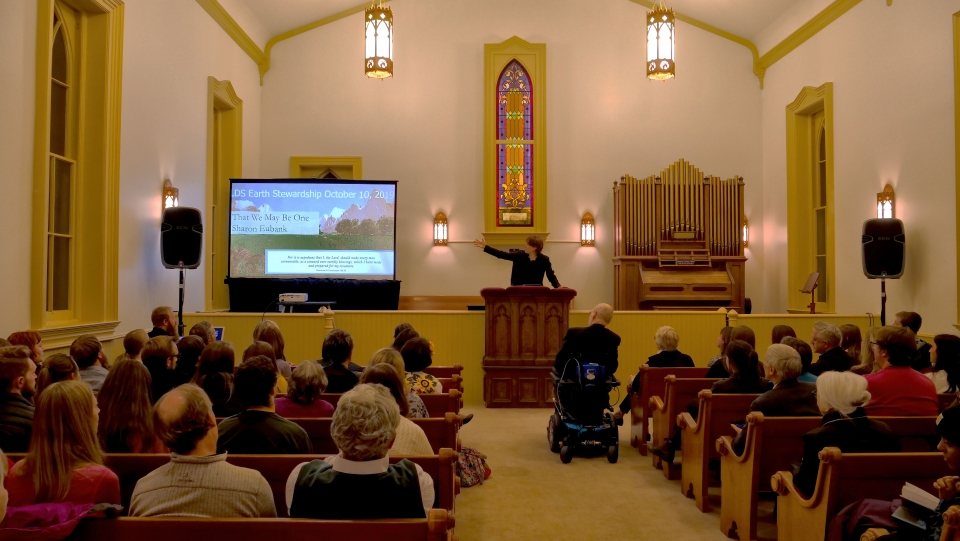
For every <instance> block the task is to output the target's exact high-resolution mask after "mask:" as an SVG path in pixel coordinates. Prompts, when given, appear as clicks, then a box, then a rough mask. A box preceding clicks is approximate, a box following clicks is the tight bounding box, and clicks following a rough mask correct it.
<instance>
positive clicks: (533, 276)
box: [483, 246, 560, 287]
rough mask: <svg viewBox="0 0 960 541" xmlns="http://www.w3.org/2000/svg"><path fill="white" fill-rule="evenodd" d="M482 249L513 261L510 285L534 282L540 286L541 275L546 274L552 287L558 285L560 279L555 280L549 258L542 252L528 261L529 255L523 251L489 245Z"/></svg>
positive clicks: (541, 282) (555, 276) (524, 284)
mask: <svg viewBox="0 0 960 541" xmlns="http://www.w3.org/2000/svg"><path fill="white" fill-rule="evenodd" d="M483 251H484V252H487V253H488V254H490V255H492V256H494V257H498V258H500V259H506V260H507V261H513V269H512V270H511V271H510V285H512V286H528V285H534V284H536V285H541V286H542V285H543V275H544V274H546V275H547V280H550V283H551V284H552V285H553V287H560V281H559V280H557V275H556V274H554V273H553V266H552V265H551V264H550V258H549V257H547V256H545V255H543V254H540V255H538V256H537V258H536V259H534V260H533V261H530V256H528V255H527V253H526V252H523V251H521V252H503V251H500V250H497V249H496V248H493V247H491V246H486V247H484V248H483Z"/></svg>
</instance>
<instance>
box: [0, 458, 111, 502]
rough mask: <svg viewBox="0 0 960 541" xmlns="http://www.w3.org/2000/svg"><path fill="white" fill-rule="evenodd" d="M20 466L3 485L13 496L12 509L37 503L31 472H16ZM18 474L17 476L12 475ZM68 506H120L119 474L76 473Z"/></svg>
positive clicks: (89, 469)
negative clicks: (88, 504)
mask: <svg viewBox="0 0 960 541" xmlns="http://www.w3.org/2000/svg"><path fill="white" fill-rule="evenodd" d="M19 466H20V462H17V465H16V466H14V470H12V471H11V473H10V474H9V475H7V478H6V480H5V481H4V483H3V485H4V486H5V487H6V489H7V492H9V493H10V501H9V502H8V505H9V506H10V507H21V506H24V505H33V504H35V503H47V502H38V501H36V500H37V493H36V491H35V490H34V487H33V475H32V474H30V473H28V472H20V471H17V469H18V468H19ZM13 472H16V473H13ZM63 501H65V502H70V503H77V504H82V503H94V504H96V503H113V504H117V505H120V479H119V478H117V474H115V473H113V472H112V471H110V470H109V469H108V468H106V467H104V466H84V467H82V468H78V469H76V470H73V475H72V476H71V478H70V490H69V491H68V492H67V497H66V498H64V500H63Z"/></svg>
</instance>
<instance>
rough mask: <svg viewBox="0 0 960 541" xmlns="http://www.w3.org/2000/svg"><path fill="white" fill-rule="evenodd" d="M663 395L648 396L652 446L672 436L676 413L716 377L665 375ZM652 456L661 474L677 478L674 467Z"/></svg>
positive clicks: (711, 383)
mask: <svg viewBox="0 0 960 541" xmlns="http://www.w3.org/2000/svg"><path fill="white" fill-rule="evenodd" d="M663 380H664V387H663V396H662V397H660V396H653V397H651V398H650V410H651V412H652V413H651V416H652V417H653V429H652V430H651V431H650V444H651V445H653V446H654V447H659V446H661V445H663V443H664V440H665V439H667V438H669V437H671V436H673V432H674V429H675V428H676V426H677V414H679V413H680V412H681V411H684V410H686V407H687V404H688V403H689V402H690V401H691V400H693V399H694V398H696V396H697V393H699V392H700V391H702V390H704V389H709V388H710V386H711V385H713V384H714V382H716V381H719V380H716V379H708V378H685V379H680V378H677V376H667V377H665V378H664V379H663ZM651 456H652V457H653V466H654V467H655V468H661V469H663V476H664V477H666V478H667V479H677V478H678V475H677V474H676V471H675V468H674V467H673V466H672V465H671V464H667V465H666V467H664V465H663V464H662V462H663V461H662V460H660V457H658V456H657V455H651Z"/></svg>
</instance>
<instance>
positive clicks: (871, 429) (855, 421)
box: [793, 370, 900, 496]
mask: <svg viewBox="0 0 960 541" xmlns="http://www.w3.org/2000/svg"><path fill="white" fill-rule="evenodd" d="M868 402H870V391H868V390H867V380H866V378H864V377H863V376H860V375H858V374H853V373H851V372H836V371H832V370H831V371H828V372H824V373H822V374H820V376H818V377H817V406H818V407H819V408H820V413H822V414H823V421H822V424H821V425H820V428H815V429H813V430H811V431H810V432H807V434H806V435H805V436H803V461H802V462H801V463H800V468H799V469H798V470H797V471H796V472H795V473H794V475H793V484H794V486H796V487H797V489H798V490H799V491H800V492H801V493H803V494H804V495H806V496H811V495H812V494H813V489H814V487H815V486H816V484H817V473H818V472H819V470H820V458H819V454H820V451H821V450H822V449H823V448H824V447H838V448H839V449H840V451H841V452H843V453H899V452H900V440H899V439H897V436H896V435H895V434H894V433H893V432H892V431H891V430H890V427H889V426H887V425H886V423H882V422H880V421H874V420H872V419H868V418H867V412H866V411H865V410H864V409H863V406H864V405H866V404H867V403H868Z"/></svg>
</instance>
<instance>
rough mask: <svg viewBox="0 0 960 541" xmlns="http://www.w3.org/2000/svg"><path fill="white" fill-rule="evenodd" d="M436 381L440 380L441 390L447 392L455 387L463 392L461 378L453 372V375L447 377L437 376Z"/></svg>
mask: <svg viewBox="0 0 960 541" xmlns="http://www.w3.org/2000/svg"><path fill="white" fill-rule="evenodd" d="M437 381H439V382H440V385H441V386H442V387H443V391H444V392H446V393H449V392H450V391H451V390H452V389H456V390H457V391H460V393H461V394H462V393H463V378H462V377H460V376H458V375H457V374H454V375H453V377H449V378H437Z"/></svg>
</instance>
